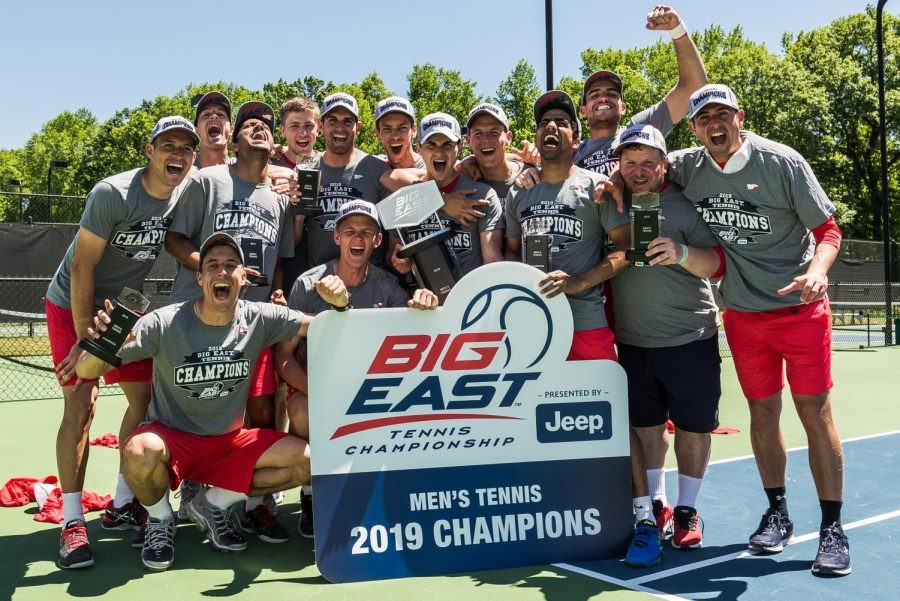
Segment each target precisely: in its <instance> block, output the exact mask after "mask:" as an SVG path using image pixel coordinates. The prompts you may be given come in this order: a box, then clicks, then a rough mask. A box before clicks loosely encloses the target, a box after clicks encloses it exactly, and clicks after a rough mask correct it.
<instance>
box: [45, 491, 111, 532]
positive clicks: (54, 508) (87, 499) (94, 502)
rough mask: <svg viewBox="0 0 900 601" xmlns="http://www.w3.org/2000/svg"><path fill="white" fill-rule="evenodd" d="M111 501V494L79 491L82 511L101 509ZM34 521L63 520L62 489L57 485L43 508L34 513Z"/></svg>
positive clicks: (56, 521) (58, 522) (52, 522)
mask: <svg viewBox="0 0 900 601" xmlns="http://www.w3.org/2000/svg"><path fill="white" fill-rule="evenodd" d="M110 501H112V495H102V496H101V495H98V494H97V493H95V492H89V491H86V490H83V491H81V506H82V507H83V508H84V512H85V513H87V512H89V511H101V510H102V509H104V508H105V507H106V504H107V503H109V502H110ZM34 521H35V522H50V523H51V524H61V523H62V521H63V504H62V491H61V490H60V489H59V488H58V487H57V488H54V489H53V492H52V493H50V496H49V497H47V502H46V503H44V508H43V509H42V510H41V512H40V513H36V514H34Z"/></svg>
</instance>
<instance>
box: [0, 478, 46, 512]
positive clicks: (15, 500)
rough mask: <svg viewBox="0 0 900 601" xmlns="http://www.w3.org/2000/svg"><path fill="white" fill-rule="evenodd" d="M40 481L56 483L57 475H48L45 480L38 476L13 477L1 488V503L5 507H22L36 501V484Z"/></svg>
mask: <svg viewBox="0 0 900 601" xmlns="http://www.w3.org/2000/svg"><path fill="white" fill-rule="evenodd" d="M38 482H43V483H45V484H56V483H57V482H59V479H58V478H57V477H56V476H47V477H46V478H44V479H43V480H38V479H37V478H11V479H10V480H7V481H6V484H4V485H3V488H2V489H0V505H2V506H3V507H21V506H22V505H28V504H29V503H34V485H35V484H37V483H38Z"/></svg>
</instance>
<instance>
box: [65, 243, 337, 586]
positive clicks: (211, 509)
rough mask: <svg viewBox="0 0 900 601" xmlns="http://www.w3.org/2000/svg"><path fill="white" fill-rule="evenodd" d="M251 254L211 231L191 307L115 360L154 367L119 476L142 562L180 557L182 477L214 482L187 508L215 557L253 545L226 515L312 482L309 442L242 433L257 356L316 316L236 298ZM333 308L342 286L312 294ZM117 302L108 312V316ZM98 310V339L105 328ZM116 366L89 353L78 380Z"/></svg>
mask: <svg viewBox="0 0 900 601" xmlns="http://www.w3.org/2000/svg"><path fill="white" fill-rule="evenodd" d="M243 263H244V257H243V253H242V252H241V249H240V247H239V246H238V244H237V243H236V242H235V240H234V239H233V238H231V237H230V236H229V235H227V234H224V233H217V234H213V235H212V236H210V237H209V238H207V239H206V241H205V242H204V243H203V244H202V246H201V248H200V272H199V273H198V274H197V280H198V282H199V284H200V287H201V289H202V291H203V295H202V297H200V298H199V299H197V300H194V301H187V302H184V303H179V304H174V305H169V306H167V307H164V308H162V309H159V310H157V311H154V312H152V313H149V314H147V315H145V316H144V317H142V318H141V319H140V320H139V321H138V322H137V324H136V326H135V328H134V332H133V334H132V339H131V340H129V341H128V342H127V343H126V344H125V345H124V346H123V347H122V349H121V350H120V351H119V356H120V357H121V359H122V360H123V361H124V362H129V361H135V360H138V359H142V358H146V357H152V358H153V388H152V392H151V400H150V408H149V410H148V413H147V419H148V422H147V423H145V424H142V425H141V426H140V427H138V428H137V429H136V430H135V432H134V434H133V435H132V436H131V438H129V439H128V441H127V442H126V443H125V450H124V474H125V479H126V481H127V482H128V483H129V485H130V486H131V487H132V490H133V491H134V494H135V496H136V497H137V499H138V500H139V501H140V502H141V504H142V505H143V506H144V507H146V509H147V514H148V519H147V524H146V535H145V538H144V546H143V550H142V552H141V562H142V563H143V564H144V566H145V567H146V568H148V569H150V570H165V569H167V568H168V567H169V566H170V565H172V561H173V560H174V557H175V547H174V536H175V518H174V515H173V512H172V507H171V505H170V504H169V494H168V491H167V490H166V487H167V486H168V487H169V488H170V489H172V490H174V489H175V488H176V487H177V486H178V484H179V482H180V480H182V479H184V478H187V479H190V480H193V481H196V482H201V483H204V484H208V485H209V486H210V488H208V489H205V490H202V491H201V492H200V493H199V494H198V495H197V496H196V497H194V499H193V500H192V501H191V502H190V504H189V505H188V514H189V516H190V518H191V519H192V520H193V521H194V522H195V523H196V524H197V526H199V527H200V529H201V530H202V531H204V532H206V535H207V537H208V538H209V542H210V544H211V545H212V546H213V548H214V549H216V550H218V551H222V552H239V551H243V550H244V549H246V548H247V541H246V539H245V538H244V537H243V536H242V535H241V534H240V532H239V531H238V529H237V528H236V527H235V524H234V522H233V521H232V518H231V512H230V511H229V508H230V507H231V505H233V504H235V503H237V502H240V501H243V500H245V499H246V498H247V496H248V495H263V494H266V493H273V492H278V491H283V490H286V489H289V488H293V487H296V486H299V485H301V484H305V483H307V482H309V476H310V469H309V445H308V444H307V441H305V440H303V439H302V438H298V437H296V436H292V435H289V434H285V433H282V432H277V431H275V430H269V429H260V428H244V426H243V424H244V413H245V410H246V407H247V392H248V388H249V386H250V374H251V373H252V369H251V368H252V366H253V362H254V361H255V360H256V357H257V355H258V354H259V352H260V350H261V349H263V348H266V347H268V346H271V345H273V344H275V343H277V342H281V341H284V340H289V339H291V338H298V337H301V336H305V335H306V332H307V329H308V327H309V323H310V322H311V321H312V317H311V316H307V315H304V314H303V313H299V312H297V311H292V310H290V309H288V308H287V307H282V306H278V305H274V304H269V303H256V302H250V301H243V300H239V298H238V297H239V294H240V291H241V289H242V288H243V286H244V285H245V283H246V274H245V271H244V265H243ZM316 288H317V290H318V291H319V293H320V294H321V295H322V297H323V299H325V301H326V302H328V303H330V304H332V305H334V306H336V307H342V306H347V305H348V304H349V302H350V300H349V297H348V295H347V291H346V288H345V287H344V284H343V282H342V281H341V280H340V278H337V277H334V278H330V279H327V280H322V281H321V282H319V283H318V285H317V286H316ZM110 307H111V305H108V306H107V309H109V308H110ZM108 321H109V317H108V315H107V314H106V313H104V312H100V313H98V315H97V317H96V318H95V320H94V328H92V330H91V333H92V335H94V336H95V337H96V336H98V330H100V331H102V330H105V329H106V324H107V323H108ZM109 368H110V366H109V365H107V364H105V363H103V362H102V361H100V360H99V359H97V358H96V357H94V356H93V355H90V354H88V353H83V354H82V355H81V357H80V358H79V360H78V364H77V368H76V369H77V373H78V375H79V377H97V376H98V375H100V374H101V373H103V372H104V371H106V370H107V369H109Z"/></svg>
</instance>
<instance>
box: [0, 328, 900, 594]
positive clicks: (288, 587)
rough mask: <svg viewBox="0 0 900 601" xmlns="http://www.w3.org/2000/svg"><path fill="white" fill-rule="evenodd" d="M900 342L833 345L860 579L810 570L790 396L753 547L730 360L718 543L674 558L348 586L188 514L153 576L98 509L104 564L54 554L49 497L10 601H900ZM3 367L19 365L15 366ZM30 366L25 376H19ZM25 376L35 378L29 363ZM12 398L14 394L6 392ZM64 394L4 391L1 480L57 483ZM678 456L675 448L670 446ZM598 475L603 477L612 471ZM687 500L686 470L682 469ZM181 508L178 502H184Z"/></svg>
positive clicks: (27, 524) (707, 509)
mask: <svg viewBox="0 0 900 601" xmlns="http://www.w3.org/2000/svg"><path fill="white" fill-rule="evenodd" d="M897 365H900V348H898V347H896V346H895V347H887V348H884V347H882V348H873V349H867V350H856V351H837V352H835V353H834V375H835V381H836V388H835V390H834V392H833V399H834V404H835V411H834V412H835V419H836V421H837V425H838V429H839V431H840V433H841V436H842V438H843V439H844V441H845V444H844V453H845V460H846V482H845V497H844V514H843V516H844V518H843V521H844V524H845V528H846V529H847V533H848V536H849V537H850V544H851V553H852V557H853V573H852V574H851V575H850V576H847V577H845V578H839V579H821V578H816V577H814V576H812V575H811V574H810V571H809V568H810V564H811V563H812V559H813V557H814V555H815V552H816V547H817V542H818V534H817V529H818V522H819V509H818V503H817V500H816V495H815V491H814V488H813V484H812V480H811V477H810V475H809V469H808V467H807V458H806V449H805V444H806V442H805V436H804V434H803V431H802V428H801V426H800V424H799V422H798V421H797V419H796V416H795V415H794V412H793V409H792V408H791V407H790V404H789V402H788V403H787V404H786V405H785V412H784V418H783V423H784V428H785V438H786V441H787V444H788V447H789V448H791V449H792V450H791V452H790V453H789V457H788V499H789V503H790V510H791V518H792V519H793V520H794V522H795V525H796V535H797V538H796V541H795V543H794V544H793V545H791V546H789V547H787V548H786V549H785V551H784V552H782V553H780V554H778V555H772V556H755V557H754V556H750V555H748V554H747V553H745V549H746V541H747V537H748V536H749V534H750V532H751V531H752V530H753V529H754V528H755V527H756V525H757V523H758V521H759V516H760V515H761V513H762V511H763V510H764V509H765V497H764V494H763V492H762V488H761V485H760V484H759V477H758V475H757V472H756V467H755V464H754V462H753V460H752V458H750V457H749V455H750V442H749V436H748V433H749V423H748V417H747V411H746V408H745V401H744V400H743V398H742V397H741V395H740V391H739V389H738V387H737V383H736V380H735V378H734V373H733V369H732V366H731V361H730V359H728V358H726V359H724V360H723V399H722V405H721V411H720V414H721V415H720V419H721V423H722V425H723V426H727V427H732V428H737V429H739V430H740V432H739V433H736V434H731V435H727V436H715V437H714V439H713V460H714V461H713V463H712V464H711V466H710V468H709V473H708V475H707V478H706V479H705V481H704V484H703V489H702V491H701V495H700V500H699V507H698V509H699V511H700V515H701V517H702V518H703V520H704V524H705V532H704V547H703V548H702V549H699V550H695V551H676V550H674V549H669V550H667V551H666V552H665V554H664V556H663V560H662V563H661V564H660V565H659V566H656V567H654V568H652V569H648V570H635V569H630V568H627V567H626V566H624V564H622V563H621V562H619V561H614V560H605V561H596V562H587V563H580V564H577V565H568V564H556V565H552V566H533V567H525V568H517V569H510V570H497V571H485V572H476V573H467V574H457V575H452V576H444V577H433V578H411V579H405V580H390V581H381V582H371V583H357V584H348V585H334V584H329V583H327V582H326V581H325V580H324V579H323V578H322V577H321V576H320V575H319V572H318V571H317V570H316V568H315V563H314V555H313V549H312V543H311V541H309V540H306V539H302V538H300V537H299V536H294V538H293V539H292V540H291V541H289V542H288V543H286V544H282V545H270V544H266V543H263V542H261V541H259V540H258V539H256V538H255V537H253V536H251V537H250V548H249V549H248V550H247V551H246V552H245V553H242V554H237V555H224V554H220V553H217V552H215V551H213V550H211V549H210V548H209V545H208V543H206V542H205V540H204V539H203V537H202V536H201V535H200V533H199V531H198V530H197V528H195V527H194V526H193V525H191V524H183V525H181V526H179V528H178V535H177V537H176V558H175V564H174V566H173V567H172V568H171V569H170V570H169V571H168V572H163V573H158V574H151V573H148V572H146V571H144V570H143V568H142V567H141V565H140V560H139V551H138V550H135V549H132V548H131V546H130V544H129V542H130V538H131V533H128V532H125V533H120V532H106V531H104V530H102V529H101V528H100V520H99V516H100V514H99V513H91V514H88V528H89V531H90V536H91V545H92V548H93V550H94V554H95V557H96V561H97V563H96V565H95V566H94V567H93V568H89V569H85V570H79V571H63V570H60V569H58V568H57V567H56V566H55V564H54V559H55V556H56V549H57V537H58V526H54V525H48V524H41V523H38V522H35V521H33V519H32V517H33V514H34V513H35V512H36V507H35V506H30V507H20V508H6V509H0V560H2V561H0V599H16V600H26V599H40V600H41V601H46V600H47V599H58V598H62V597H63V596H65V595H69V596H73V597H83V598H89V597H101V596H102V597H104V598H106V599H173V600H174V599H199V598H211V597H235V598H240V599H267V600H272V599H292V600H294V601H297V600H303V599H316V600H334V599H363V598H365V599H398V600H405V599H416V600H421V599H463V598H465V599H467V600H477V599H548V600H553V601H569V600H581V599H603V600H618V599H651V598H654V597H656V598H665V599H720V600H729V599H741V600H757V599H760V600H761V599H771V598H773V597H775V598H783V599H791V600H806V599H816V600H817V601H828V600H830V599H875V600H880V599H894V598H896V596H897V592H896V591H897V590H900V559H898V549H897V543H896V538H897V537H896V532H897V531H898V530H900V488H898V487H897V486H896V478H897V474H898V473H900V459H898V457H900V453H898V451H900V412H898V411H897V406H898V403H897V401H898V400H900V398H898V397H900V393H898V390H897V389H898V387H897V383H898V378H897ZM0 369H6V370H18V369H19V368H18V367H13V366H9V365H6V366H3V367H0ZM16 373H19V372H18V371H16ZM21 374H22V375H21V376H14V377H22V378H24V377H25V376H26V373H25V372H24V371H23V372H21ZM7 399H9V400H7ZM61 404H62V401H61V399H58V398H55V399H54V398H51V399H45V400H29V401H20V400H16V398H15V393H14V391H12V392H11V391H6V393H5V395H4V396H3V400H2V401H0V424H2V428H3V436H2V437H0V457H2V459H0V465H2V469H0V478H2V480H3V481H6V480H7V479H9V478H12V477H16V476H33V477H43V476H46V475H48V474H53V473H55V471H56V466H55V459H54V450H53V449H54V441H55V435H56V429H57V427H58V420H59V415H60V411H61ZM123 408H124V399H123V398H122V397H120V396H113V395H106V396H101V398H100V400H99V402H98V410H97V417H96V419H95V421H94V426H93V428H92V430H91V434H92V436H100V435H102V434H105V433H107V432H115V431H116V430H117V428H118V422H119V419H120V418H121V414H122V410H123ZM671 454H672V453H670V455H671ZM116 465H117V453H116V451H115V450H113V449H108V448H104V447H94V448H93V449H92V450H91V460H90V465H89V468H88V475H87V482H86V485H85V487H86V489H88V490H91V491H94V492H98V493H104V494H105V493H109V492H111V491H112V489H113V485H114V482H115V480H114V478H115V472H116ZM598 477H602V475H601V476H598ZM668 492H669V496H670V497H674V496H675V494H676V490H675V474H674V473H671V472H670V473H669V474H668ZM174 503H175V504H176V505H177V500H175V501H174ZM298 512H299V505H298V492H297V491H290V492H288V493H286V499H285V502H284V503H283V504H282V505H280V506H279V519H280V520H281V521H282V523H283V524H284V525H285V526H287V527H288V528H289V529H290V530H291V531H292V532H295V531H296V523H297V517H298Z"/></svg>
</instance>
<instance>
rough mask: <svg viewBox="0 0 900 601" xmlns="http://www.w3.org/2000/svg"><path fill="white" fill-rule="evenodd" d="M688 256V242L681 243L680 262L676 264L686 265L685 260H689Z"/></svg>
mask: <svg viewBox="0 0 900 601" xmlns="http://www.w3.org/2000/svg"><path fill="white" fill-rule="evenodd" d="M687 256H688V247H687V245H686V244H682V245H681V258H680V259H678V262H677V263H675V264H676V265H684V262H685V261H687Z"/></svg>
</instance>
